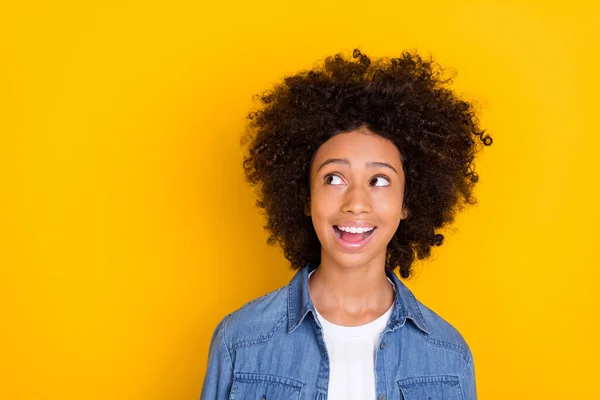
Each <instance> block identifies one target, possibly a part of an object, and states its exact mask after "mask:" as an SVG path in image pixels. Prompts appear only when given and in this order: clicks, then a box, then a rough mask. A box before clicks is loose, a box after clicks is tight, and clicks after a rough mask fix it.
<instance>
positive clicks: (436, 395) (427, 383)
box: [398, 375, 464, 400]
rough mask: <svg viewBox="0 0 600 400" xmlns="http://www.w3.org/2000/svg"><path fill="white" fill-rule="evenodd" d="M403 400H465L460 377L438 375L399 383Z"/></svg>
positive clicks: (403, 380)
mask: <svg viewBox="0 0 600 400" xmlns="http://www.w3.org/2000/svg"><path fill="white" fill-rule="evenodd" d="M398 387H399V389H400V394H401V395H402V397H401V398H402V400H464V396H463V392H462V389H461V387H460V382H459V380H458V376H454V375H436V376H421V377H416V378H407V379H402V380H399V381H398Z"/></svg>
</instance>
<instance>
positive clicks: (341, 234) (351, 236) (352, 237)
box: [333, 225, 377, 244]
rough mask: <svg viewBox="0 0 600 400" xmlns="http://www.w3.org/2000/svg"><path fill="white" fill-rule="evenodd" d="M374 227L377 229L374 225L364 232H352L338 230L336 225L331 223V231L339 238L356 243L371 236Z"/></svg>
mask: <svg viewBox="0 0 600 400" xmlns="http://www.w3.org/2000/svg"><path fill="white" fill-rule="evenodd" d="M376 229H377V227H376V226H375V227H373V228H372V229H370V230H368V231H366V232H361V233H359V232H356V233H352V232H347V231H342V230H340V228H339V227H338V226H337V225H333V231H334V232H335V235H336V236H337V237H338V238H340V239H341V240H343V241H344V242H348V243H357V244H358V243H361V242H362V241H363V240H365V239H367V238H368V237H369V236H371V235H372V234H373V232H375V230H376Z"/></svg>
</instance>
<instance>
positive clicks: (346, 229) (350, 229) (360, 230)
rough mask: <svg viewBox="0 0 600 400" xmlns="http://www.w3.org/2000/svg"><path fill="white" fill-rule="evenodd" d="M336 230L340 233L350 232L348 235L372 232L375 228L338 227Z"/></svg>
mask: <svg viewBox="0 0 600 400" xmlns="http://www.w3.org/2000/svg"><path fill="white" fill-rule="evenodd" d="M338 229H339V230H340V231H344V232H350V233H365V232H369V231H372V230H373V229H375V228H374V227H371V228H363V227H358V228H357V227H356V226H338Z"/></svg>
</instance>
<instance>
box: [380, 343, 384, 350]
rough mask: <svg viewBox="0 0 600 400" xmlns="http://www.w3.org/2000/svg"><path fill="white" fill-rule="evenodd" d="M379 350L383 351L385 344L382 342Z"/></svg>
mask: <svg viewBox="0 0 600 400" xmlns="http://www.w3.org/2000/svg"><path fill="white" fill-rule="evenodd" d="M379 348H380V349H381V350H383V349H385V342H384V343H381V345H380V346H379Z"/></svg>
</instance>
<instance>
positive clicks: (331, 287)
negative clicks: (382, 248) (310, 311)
mask: <svg viewBox="0 0 600 400" xmlns="http://www.w3.org/2000/svg"><path fill="white" fill-rule="evenodd" d="M323 256H325V255H323ZM323 256H322V258H321V264H320V265H319V266H318V268H317V269H316V270H315V272H314V273H313V274H312V275H311V276H310V279H309V293H310V297H311V299H312V301H313V303H314V305H315V307H316V308H317V310H318V311H319V312H320V313H321V314H324V313H328V314H330V315H332V314H335V315H338V316H340V318H343V317H344V316H346V317H348V316H350V317H356V318H361V317H362V316H365V315H381V314H382V313H383V312H385V311H386V310H387V309H388V308H389V307H390V306H391V305H392V304H393V302H394V289H393V286H392V284H390V281H389V280H388V277H387V275H386V274H385V254H384V255H383V257H379V258H377V259H374V260H372V261H371V262H370V263H368V264H365V265H361V266H358V267H347V266H343V265H340V264H339V263H336V262H335V261H334V260H331V259H330V258H327V257H323Z"/></svg>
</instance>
